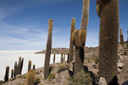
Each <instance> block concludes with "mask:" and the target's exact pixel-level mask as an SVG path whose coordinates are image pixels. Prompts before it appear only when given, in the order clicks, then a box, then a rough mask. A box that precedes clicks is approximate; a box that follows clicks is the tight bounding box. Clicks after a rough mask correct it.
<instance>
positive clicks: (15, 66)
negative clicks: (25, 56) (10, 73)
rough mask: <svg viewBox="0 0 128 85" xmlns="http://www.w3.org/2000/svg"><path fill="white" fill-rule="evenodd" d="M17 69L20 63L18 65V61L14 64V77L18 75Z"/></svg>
mask: <svg viewBox="0 0 128 85" xmlns="http://www.w3.org/2000/svg"><path fill="white" fill-rule="evenodd" d="M17 69H18V65H17V62H15V64H14V77H16V75H17Z"/></svg>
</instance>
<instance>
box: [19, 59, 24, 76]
mask: <svg viewBox="0 0 128 85" xmlns="http://www.w3.org/2000/svg"><path fill="white" fill-rule="evenodd" d="M23 62H24V58H22V60H21V66H20V74H21V73H22V68H23Z"/></svg>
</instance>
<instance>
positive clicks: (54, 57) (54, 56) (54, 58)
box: [53, 53, 56, 63]
mask: <svg viewBox="0 0 128 85" xmlns="http://www.w3.org/2000/svg"><path fill="white" fill-rule="evenodd" d="M55 57H56V56H55V53H54V56H53V63H55Z"/></svg>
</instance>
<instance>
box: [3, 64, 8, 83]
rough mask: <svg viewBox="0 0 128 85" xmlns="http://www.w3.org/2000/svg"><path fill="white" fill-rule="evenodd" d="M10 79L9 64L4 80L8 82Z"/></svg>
mask: <svg viewBox="0 0 128 85" xmlns="http://www.w3.org/2000/svg"><path fill="white" fill-rule="evenodd" d="M8 79H9V66H7V67H6V72H5V77H4V81H5V82H7V81H8Z"/></svg>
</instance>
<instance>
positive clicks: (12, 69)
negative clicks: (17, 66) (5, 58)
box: [11, 69, 14, 78]
mask: <svg viewBox="0 0 128 85" xmlns="http://www.w3.org/2000/svg"><path fill="white" fill-rule="evenodd" d="M13 73H14V71H13V69H12V70H11V78H13Z"/></svg>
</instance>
